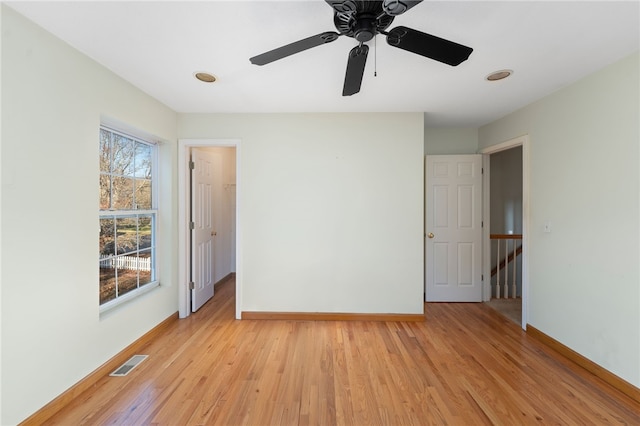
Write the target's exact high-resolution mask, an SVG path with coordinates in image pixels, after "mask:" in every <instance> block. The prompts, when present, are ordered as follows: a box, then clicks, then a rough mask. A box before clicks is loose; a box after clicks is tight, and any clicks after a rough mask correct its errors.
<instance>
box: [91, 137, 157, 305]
mask: <svg viewBox="0 0 640 426" xmlns="http://www.w3.org/2000/svg"><path fill="white" fill-rule="evenodd" d="M99 149H100V154H99V155H100V210H99V215H100V259H99V261H98V262H99V269H100V306H101V310H104V309H108V308H109V307H112V306H115V305H117V304H119V303H120V302H121V301H124V300H128V299H130V298H132V297H134V296H135V295H137V294H140V293H141V292H143V291H144V290H146V289H149V288H151V287H155V286H156V285H157V280H156V262H155V257H156V244H155V240H156V220H157V214H158V212H157V208H156V205H157V203H156V197H155V196H154V192H155V180H154V176H155V172H156V170H155V169H156V167H155V165H156V156H157V146H156V145H155V144H153V143H149V142H145V141H143V140H140V139H137V138H135V137H132V136H128V135H126V134H123V133H119V132H117V131H115V130H112V129H108V128H106V127H101V128H100V141H99Z"/></svg>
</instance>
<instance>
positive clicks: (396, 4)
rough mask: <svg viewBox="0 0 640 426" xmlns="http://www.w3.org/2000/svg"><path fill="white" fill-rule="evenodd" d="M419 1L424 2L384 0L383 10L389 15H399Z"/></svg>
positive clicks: (415, 0) (416, 0)
mask: <svg viewBox="0 0 640 426" xmlns="http://www.w3.org/2000/svg"><path fill="white" fill-rule="evenodd" d="M418 3H422V0H384V1H383V2H382V10H384V12H385V13H386V14H387V15H389V16H398V15H402V14H403V13H405V12H406V11H407V10H409V9H411V8H412V7H413V6H415V5H417V4H418Z"/></svg>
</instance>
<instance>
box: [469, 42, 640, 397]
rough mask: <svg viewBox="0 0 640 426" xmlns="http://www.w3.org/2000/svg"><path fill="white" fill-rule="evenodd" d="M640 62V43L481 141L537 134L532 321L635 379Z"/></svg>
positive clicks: (639, 379)
mask: <svg viewBox="0 0 640 426" xmlns="http://www.w3.org/2000/svg"><path fill="white" fill-rule="evenodd" d="M638 64H639V55H638V54H637V53H636V54H634V55H632V56H630V57H628V58H626V59H624V60H621V61H620V62H617V63H615V64H613V65H610V66H608V67H606V68H605V69H603V70H601V71H599V72H597V73H595V74H592V75H590V76H589V77H586V78H584V79H583V80H581V81H579V82H577V83H575V84H573V85H571V86H569V87H567V88H565V89H562V90H560V91H558V92H556V93H554V94H552V95H550V96H548V97H546V98H544V99H542V100H540V101H538V102H536V103H534V104H531V105H529V106H527V107H525V108H523V109H521V110H519V111H517V112H514V113H513V114H511V115H509V116H507V117H505V118H503V119H501V120H498V121H496V122H494V123H491V124H489V125H487V126H484V127H482V128H481V129H480V131H479V147H480V148H484V147H488V146H491V145H494V144H496V143H499V142H503V141H506V140H509V139H512V138H515V137H517V136H520V135H524V134H528V135H529V137H530V144H531V160H530V170H531V177H530V191H531V199H530V230H531V235H530V254H529V262H530V263H529V271H530V286H529V287H530V290H529V295H530V298H529V313H530V315H529V323H530V324H531V325H533V326H534V327H536V328H538V329H539V330H541V331H542V332H544V333H546V334H548V335H549V336H551V337H553V338H554V339H556V340H558V341H560V342H561V343H563V344H565V345H567V346H568V347H570V348H572V349H573V350H575V351H577V352H578V353H580V354H582V355H584V356H585V357H587V358H589V359H591V360H592V361H594V362H596V363H597V364H599V365H601V366H602V367H604V368H606V369H607V370H609V371H611V372H613V373H614V374H616V375H618V376H619V377H621V378H623V379H625V380H626V381H628V382H630V383H632V384H633V385H635V386H640V273H639V268H640V266H639V265H640V262H639V261H638V260H639V259H640V250H639V236H640V214H639V206H640V172H639V170H640V167H639V166H640V157H639V152H640V150H639V146H640V134H639V129H640V121H639V120H640V107H639V104H640V101H639V93H640V90H639V89H640V88H639V81H640V74H639V71H638V68H639V66H638ZM545 221H549V222H551V229H552V231H551V233H543V232H542V231H543V226H544V222H545Z"/></svg>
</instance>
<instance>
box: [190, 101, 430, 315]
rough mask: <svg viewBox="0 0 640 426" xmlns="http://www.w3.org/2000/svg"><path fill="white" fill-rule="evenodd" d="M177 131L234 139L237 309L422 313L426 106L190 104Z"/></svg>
mask: <svg viewBox="0 0 640 426" xmlns="http://www.w3.org/2000/svg"><path fill="white" fill-rule="evenodd" d="M178 135H179V137H180V138H199V139H203V138H220V139H223V138H239V139H241V149H240V150H239V151H238V156H239V159H240V168H239V170H238V172H239V175H238V208H239V211H240V215H241V218H242V219H241V225H240V226H241V230H242V231H241V232H242V237H241V238H242V239H241V247H242V253H241V259H242V283H241V285H242V295H243V296H242V300H243V303H242V307H241V309H242V310H243V311H276V312H290V311H293V312H360V313H422V311H423V302H422V294H423V278H422V277H423V271H422V244H423V242H422V239H423V236H422V234H423V231H422V229H423V225H422V221H423V210H422V205H423V204H422V203H423V201H422V200H423V183H422V161H423V160H422V153H423V115H422V114H420V113H395V114H391V113H388V114H381V113H380V114H210V115H207V114H203V115H195V114H186V115H179V119H178Z"/></svg>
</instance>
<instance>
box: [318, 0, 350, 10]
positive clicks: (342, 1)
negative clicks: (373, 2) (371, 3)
mask: <svg viewBox="0 0 640 426" xmlns="http://www.w3.org/2000/svg"><path fill="white" fill-rule="evenodd" d="M325 1H326V2H327V4H328V5H329V6H331V7H332V8H333V10H335V11H336V12H338V13H355V12H356V9H357V6H356V2H355V1H353V0H325Z"/></svg>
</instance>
